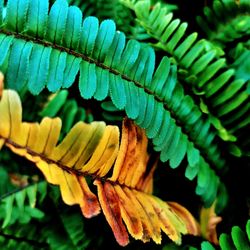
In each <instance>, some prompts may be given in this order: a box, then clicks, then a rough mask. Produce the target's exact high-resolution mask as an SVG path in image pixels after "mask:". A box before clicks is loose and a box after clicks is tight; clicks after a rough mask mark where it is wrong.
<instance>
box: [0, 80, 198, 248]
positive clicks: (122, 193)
mask: <svg viewBox="0 0 250 250" xmlns="http://www.w3.org/2000/svg"><path fill="white" fill-rule="evenodd" d="M0 81H1V76H0ZM0 84H1V83H0ZM1 97H2V98H1V100H0V121H1V122H0V149H1V147H2V146H3V145H6V146H7V147H9V148H10V150H12V151H13V152H14V153H16V154H18V155H20V156H23V157H25V158H27V159H28V160H30V161H32V162H34V163H35V164H36V166H37V167H38V168H39V169H40V170H41V171H42V173H43V174H44V176H45V178H46V180H47V181H48V182H49V183H51V184H54V185H58V186H59V187H60V191H61V195H62V199H63V201H64V202H65V203H66V204H68V205H75V204H76V205H79V206H80V208H81V211H82V214H83V215H84V216H85V217H87V218H91V217H93V216H96V215H97V214H99V213H100V211H102V212H103V213H104V216H105V218H106V219H107V222H108V223H109V225H110V227H111V229H112V231H113V233H114V236H115V238H116V240H117V242H118V243H119V244H120V245H122V246H125V245H127V244H128V243H129V234H130V235H131V236H132V237H134V238H135V239H137V240H142V241H143V242H148V241H150V240H151V239H152V240H153V241H154V242H156V243H157V244H160V243H161V240H162V235H161V232H164V233H165V234H167V235H168V236H169V238H170V239H172V240H173V241H175V242H176V243H178V244H179V243H180V242H181V234H187V233H193V232H195V230H197V228H196V226H197V225H196V224H195V223H193V221H194V218H193V217H192V215H191V214H190V213H189V212H188V211H187V210H186V209H185V208H183V207H182V206H180V205H178V204H177V205H176V204H174V203H169V204H167V203H166V202H164V201H162V200H161V199H159V198H157V197H155V196H153V195H152V192H153V174H154V170H155V168H156V164H157V160H153V161H150V160H149V159H150V156H149V154H148V152H147V147H148V139H147V137H146V135H145V131H144V130H143V129H141V128H139V127H137V126H136V125H135V124H134V123H133V122H132V121H131V120H129V119H127V118H125V119H124V121H123V126H122V137H121V140H120V131H119V128H118V127H117V126H111V125H108V126H107V125H106V124H105V123H104V122H92V123H90V124H86V123H83V122H79V123H77V124H75V125H74V126H73V128H72V129H71V130H70V131H69V133H68V134H67V135H66V137H65V138H64V139H63V140H62V141H61V142H60V143H58V139H59V136H60V131H61V120H60V119H59V118H54V119H51V118H48V117H46V118H44V119H43V120H42V121H41V123H26V122H22V119H21V117H22V107H21V102H20V99H19V96H18V95H17V93H16V92H15V91H12V90H4V91H3V92H2V96H1ZM152 163H153V164H152ZM110 176H111V177H110ZM86 177H88V178H90V179H92V180H93V181H94V184H95V185H96V186H97V195H96V194H95V193H93V192H92V191H91V190H90V187H89V186H88V182H87V180H86Z"/></svg>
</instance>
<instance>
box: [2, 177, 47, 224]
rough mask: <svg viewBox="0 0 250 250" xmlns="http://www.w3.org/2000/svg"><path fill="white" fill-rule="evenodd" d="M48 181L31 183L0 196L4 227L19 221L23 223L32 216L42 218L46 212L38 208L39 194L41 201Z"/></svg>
mask: <svg viewBox="0 0 250 250" xmlns="http://www.w3.org/2000/svg"><path fill="white" fill-rule="evenodd" d="M46 189H47V182H45V181H42V182H39V183H34V184H30V185H28V186H25V187H23V188H19V189H17V190H14V191H12V192H11V193H9V194H6V195H4V196H2V197H0V208H1V213H0V220H3V223H2V228H6V227H7V226H9V225H12V224H14V223H16V221H19V223H21V224H25V223H28V222H29V221H30V220H31V219H32V218H36V219H41V218H42V217H43V216H44V213H43V212H42V211H41V210H39V209H38V208H36V207H35V206H36V202H37V196H38V194H39V196H40V198H39V200H40V202H42V200H43V199H44V197H45V195H46Z"/></svg>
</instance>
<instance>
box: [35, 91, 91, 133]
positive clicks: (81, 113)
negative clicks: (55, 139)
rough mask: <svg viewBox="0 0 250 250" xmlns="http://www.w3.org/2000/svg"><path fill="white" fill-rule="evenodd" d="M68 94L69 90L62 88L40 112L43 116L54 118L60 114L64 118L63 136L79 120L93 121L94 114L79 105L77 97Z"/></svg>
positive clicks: (50, 97)
mask: <svg viewBox="0 0 250 250" xmlns="http://www.w3.org/2000/svg"><path fill="white" fill-rule="evenodd" d="M68 94H69V92H68V90H60V91H58V92H57V93H55V94H52V95H51V96H49V100H48V102H47V103H46V104H45V107H44V108H43V109H42V110H41V111H40V113H39V115H40V116H41V117H46V116H47V117H51V118H54V117H56V116H58V117H60V118H61V119H62V130H61V132H62V134H61V137H63V136H65V134H67V133H68V132H69V130H70V129H71V128H72V127H73V125H74V124H75V123H77V122H78V121H84V122H92V121H93V115H92V114H91V113H88V112H87V111H86V110H85V109H84V108H83V107H79V105H78V104H77V102H76V100H75V99H72V98H68Z"/></svg>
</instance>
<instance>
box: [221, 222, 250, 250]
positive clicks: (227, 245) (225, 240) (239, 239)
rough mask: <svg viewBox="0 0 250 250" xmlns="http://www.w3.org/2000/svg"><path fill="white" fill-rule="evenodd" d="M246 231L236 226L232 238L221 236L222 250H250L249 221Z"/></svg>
mask: <svg viewBox="0 0 250 250" xmlns="http://www.w3.org/2000/svg"><path fill="white" fill-rule="evenodd" d="M244 231H245V232H244ZM244 231H243V230H242V229H241V228H240V227H239V226H234V227H233V228H232V231H231V236H230V235H227V234H225V233H223V234H221V235H220V238H219V242H220V247H221V249H222V250H226V249H237V250H240V249H250V220H248V221H247V223H246V229H245V230H244Z"/></svg>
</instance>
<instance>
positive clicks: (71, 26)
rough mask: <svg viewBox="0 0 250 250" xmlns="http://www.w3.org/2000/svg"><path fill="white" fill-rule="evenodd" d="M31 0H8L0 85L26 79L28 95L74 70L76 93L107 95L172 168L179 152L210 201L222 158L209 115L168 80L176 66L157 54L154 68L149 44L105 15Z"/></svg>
mask: <svg viewBox="0 0 250 250" xmlns="http://www.w3.org/2000/svg"><path fill="white" fill-rule="evenodd" d="M38 2H39V3H40V1H38V0H36V1H31V0H25V1H14V0H10V1H8V5H7V14H6V18H5V19H4V20H3V25H2V28H1V29H0V39H2V40H1V41H2V42H1V44H0V51H2V52H3V53H2V55H3V57H2V61H1V62H0V68H1V69H2V70H3V71H4V72H6V80H7V85H8V86H9V87H10V88H15V89H21V88H23V87H24V86H28V88H29V90H30V91H31V92H32V93H33V94H38V93H40V92H41V91H42V89H43V88H44V87H45V86H47V88H48V89H49V91H52V92H55V91H57V90H59V89H60V88H68V87H70V86H71V85H72V84H73V82H75V81H77V79H78V78H76V77H77V76H78V73H79V89H80V93H81V96H82V97H83V98H85V99H90V98H92V97H93V98H95V99H97V100H98V101H102V100H104V99H105V98H106V97H107V96H109V97H111V100H112V102H113V103H114V105H115V106H116V107H117V108H118V109H121V110H125V112H126V114H127V116H128V117H129V118H130V119H133V120H135V122H136V124H137V125H139V126H140V127H142V128H144V129H145V130H146V134H147V136H148V137H149V138H151V139H152V140H153V143H154V146H155V150H156V151H160V152H161V155H160V158H161V160H162V161H164V162H165V161H168V160H169V161H170V166H171V167H172V168H176V167H178V166H179V165H180V163H181V162H182V160H183V159H184V157H185V156H187V159H188V164H189V166H188V168H187V177H188V178H189V179H193V178H195V177H196V176H197V175H198V185H197V193H198V194H199V195H201V196H202V198H203V200H204V201H205V202H206V203H207V205H210V204H211V203H212V202H213V200H214V198H215V197H216V193H217V190H218V186H219V178H218V177H217V176H216V174H215V172H214V170H212V169H210V165H209V164H210V162H211V164H212V165H215V167H216V168H217V169H221V168H223V166H224V165H225V161H224V160H223V159H222V158H221V152H220V150H219V148H218V146H217V144H216V143H214V142H213V140H214V138H215V133H214V132H213V131H212V129H211V125H210V122H209V121H208V119H205V118H204V117H203V116H202V113H201V111H200V110H199V108H198V107H197V106H196V105H195V103H194V101H193V100H192V98H191V97H190V96H187V95H185V94H184V92H183V88H182V87H181V85H180V84H177V83H176V67H175V66H174V65H171V64H170V60H169V59H168V58H167V57H164V58H163V59H162V61H161V62H160V65H159V66H158V67H157V69H156V68H155V53H154V51H153V50H152V49H151V48H149V47H146V46H145V45H144V44H140V43H139V42H137V41H135V40H130V41H128V42H127V43H126V41H125V40H126V38H125V35H124V34H123V33H122V32H119V31H116V30H115V24H114V22H113V21H111V20H105V21H103V22H102V23H101V24H100V25H99V22H98V19H96V18H95V17H87V18H86V19H84V21H83V24H82V14H81V12H80V10H79V9H78V8H77V7H72V6H71V7H68V4H67V2H66V1H65V0H58V1H56V2H55V4H54V5H53V6H52V7H51V9H50V12H49V15H48V14H47V12H48V2H47V1H43V3H42V4H41V5H39V4H38ZM17 10H22V11H17ZM13 16H14V17H15V18H12V17H13ZM37 16H39V18H37ZM56 20H57V21H56ZM38 27H39V28H38ZM107 34H108V35H107ZM17 58H18V60H17ZM19 59H20V60H19ZM16 62H18V63H16ZM201 128H202V129H201ZM208 184H210V185H209V190H210V192H207V187H208Z"/></svg>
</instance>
